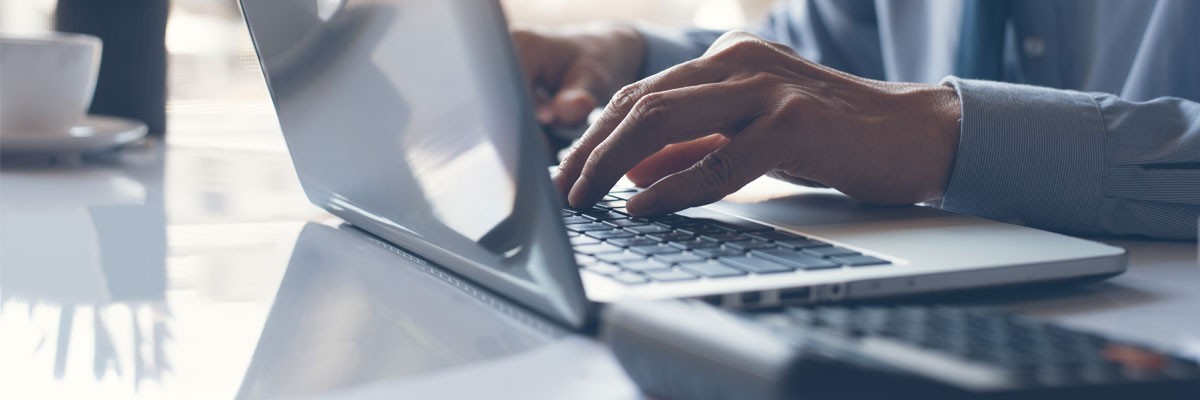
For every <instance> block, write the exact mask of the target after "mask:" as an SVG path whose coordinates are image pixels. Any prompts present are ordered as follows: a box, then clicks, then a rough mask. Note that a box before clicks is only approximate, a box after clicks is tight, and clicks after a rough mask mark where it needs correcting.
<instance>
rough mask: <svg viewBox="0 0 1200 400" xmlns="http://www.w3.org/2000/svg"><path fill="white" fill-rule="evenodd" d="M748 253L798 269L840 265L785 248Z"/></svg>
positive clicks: (836, 266) (839, 265)
mask: <svg viewBox="0 0 1200 400" xmlns="http://www.w3.org/2000/svg"><path fill="white" fill-rule="evenodd" d="M750 255H751V256H754V257H757V258H762V259H765V260H770V261H772V262H776V263H780V264H783V265H786V266H789V267H792V268H799V269H824V268H838V267H841V266H842V265H841V264H839V263H836V262H833V261H829V260H826V259H823V258H820V257H813V256H810V255H807V254H802V253H799V252H797V251H795V250H787V249H774V250H754V251H751V252H750Z"/></svg>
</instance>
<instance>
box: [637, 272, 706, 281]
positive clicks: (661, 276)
mask: <svg viewBox="0 0 1200 400" xmlns="http://www.w3.org/2000/svg"><path fill="white" fill-rule="evenodd" d="M646 277H648V278H650V279H652V280H655V281H658V282H675V281H687V280H692V279H696V278H697V277H696V275H693V274H692V273H690V272H687V271H681V270H677V269H672V270H666V271H651V272H647V273H646Z"/></svg>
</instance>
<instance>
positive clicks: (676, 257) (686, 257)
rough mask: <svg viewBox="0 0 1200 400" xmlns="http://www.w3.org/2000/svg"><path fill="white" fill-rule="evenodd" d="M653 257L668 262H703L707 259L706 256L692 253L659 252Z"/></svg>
mask: <svg viewBox="0 0 1200 400" xmlns="http://www.w3.org/2000/svg"><path fill="white" fill-rule="evenodd" d="M652 258H653V259H654V260H658V261H662V262H665V263H668V264H679V263H689V262H703V261H705V260H707V258H705V257H701V256H698V255H695V254H692V253H674V254H658V255H655V256H654V257H652Z"/></svg>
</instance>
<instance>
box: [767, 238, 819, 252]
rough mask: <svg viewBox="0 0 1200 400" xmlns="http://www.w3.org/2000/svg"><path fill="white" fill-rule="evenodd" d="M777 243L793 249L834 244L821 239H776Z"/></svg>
mask: <svg viewBox="0 0 1200 400" xmlns="http://www.w3.org/2000/svg"><path fill="white" fill-rule="evenodd" d="M775 244H778V245H779V246H780V247H784V248H788V249H792V250H800V249H811V248H814V247H829V246H833V245H832V244H829V243H825V242H822V241H820V240H814V239H799V240H784V241H776V242H775Z"/></svg>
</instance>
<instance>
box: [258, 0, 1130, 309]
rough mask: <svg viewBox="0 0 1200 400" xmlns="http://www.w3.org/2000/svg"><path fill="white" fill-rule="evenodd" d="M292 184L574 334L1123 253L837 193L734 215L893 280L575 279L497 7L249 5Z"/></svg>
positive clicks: (1075, 273)
mask: <svg viewBox="0 0 1200 400" xmlns="http://www.w3.org/2000/svg"><path fill="white" fill-rule="evenodd" d="M242 9H243V13H244V14H245V17H246V21H247V24H248V25H249V27H250V31H251V36H252V38H253V41H254V44H255V47H256V49H257V51H258V55H259V58H260V60H261V64H262V67H263V70H264V73H265V75H266V77H267V82H268V87H269V89H270V91H271V95H272V99H273V101H274V103H275V108H276V112H277V114H278V117H279V122H280V125H281V127H282V129H283V132H284V136H285V139H286V141H287V145H288V149H289V151H290V152H291V155H292V159H293V163H294V165H295V168H296V172H297V174H298V175H299V177H300V182H301V184H302V185H303V187H304V190H305V193H306V194H307V196H308V198H309V200H310V201H311V202H312V203H313V204H316V205H318V206H320V207H322V208H324V209H326V210H328V211H329V212H331V213H333V214H334V215H336V216H338V217H340V218H342V219H344V220H346V221H348V222H350V223H352V224H354V225H357V226H358V227H361V228H363V229H366V230H368V231H370V232H371V233H373V234H375V235H378V236H380V237H382V238H384V239H386V240H388V241H391V242H393V243H395V244H397V245H400V246H402V247H404V248H406V249H408V250H410V251H413V252H414V253H417V254H420V255H422V256H423V257H426V258H428V259H429V260H430V261H432V262H434V263H437V264H439V265H441V266H443V267H446V268H448V269H450V270H453V271H455V272H457V273H460V274H462V275H463V276H465V277H466V278H468V279H471V280H474V281H476V282H478V283H480V284H482V285H485V286H487V287H489V288H491V289H493V290H496V291H497V292H499V293H501V294H504V295H506V296H509V297H510V298H512V299H513V300H516V301H518V302H521V303H522V304H525V305H527V306H529V307H531V308H532V309H534V310H536V311H538V312H540V313H543V314H545V315H547V316H549V317H552V318H554V319H556V320H558V321H560V322H563V323H564V324H567V325H569V326H572V327H580V326H583V325H584V324H585V323H586V322H587V320H588V318H589V317H590V316H591V315H592V314H593V313H592V311H591V305H592V304H594V303H604V302H611V301H614V300H616V299H619V298H622V297H626V296H634V297H642V298H671V297H703V298H707V299H709V300H713V301H717V302H720V303H723V304H726V305H730V306H770V305H774V304H779V303H780V302H789V303H804V302H819V301H838V300H844V299H862V298H871V297H879V296H895V295H905V294H917V293H924V292H932V291H942V290H954V289H967V288H975V287H985V286H996V285H1004V284H1016V283H1029V282H1043V281H1050V280H1060V279H1073V278H1086V277H1105V276H1111V275H1115V274H1118V273H1120V272H1122V271H1124V268H1125V252H1124V250H1123V249H1120V248H1116V247H1111V246H1107V245H1103V244H1099V243H1095V242H1090V241H1085V240H1080V239H1075V238H1071V237H1068V236H1063V235H1058V234H1053V233H1049V232H1044V231H1040V230H1036V229H1030V228H1025V227H1020V226H1015V225H1009V224H1004V223H999V222H993V221H989V220H985V219H981V218H975V217H969V216H963V215H958V214H954V213H950V212H945V211H941V210H937V209H932V208H926V207H869V206H864V205H860V204H857V203H855V202H853V201H851V200H850V199H848V198H846V197H845V196H842V195H840V194H836V193H831V192H830V191H821V190H808V189H798V188H797V189H794V191H795V193H793V195H790V196H783V197H777V198H774V199H767V200H763V199H753V201H751V202H740V203H739V202H733V201H726V202H722V203H718V204H716V205H713V206H709V207H704V208H699V209H693V210H689V211H686V212H684V213H683V214H685V215H686V214H689V213H691V214H694V213H708V214H711V215H723V216H730V215H738V216H741V217H744V218H747V219H750V220H754V221H757V222H761V223H765V224H768V225H773V226H775V227H777V228H780V229H783V230H789V231H792V232H796V233H800V234H804V235H807V236H811V237H814V238H818V239H822V240H826V241H829V242H831V243H834V244H837V245H841V246H844V247H848V248H851V249H853V250H858V251H861V252H863V253H864V254H867V255H873V256H877V257H880V258H884V259H887V260H889V261H891V262H892V263H893V264H892V265H888V266H885V267H877V268H849V267H847V268H840V269H833V270H821V271H796V272H792V273H784V274H770V275H756V274H749V275H746V276H743V277H737V278H725V279H699V280H693V281H686V282H677V283H649V284H643V285H633V286H631V285H624V284H620V283H618V282H616V281H613V280H610V279H609V278H607V277H604V276H601V275H596V274H593V273H591V272H587V271H583V272H581V271H580V270H579V268H578V266H577V264H576V263H575V258H574V255H573V253H572V249H571V247H570V245H569V243H568V241H567V237H566V233H565V230H564V226H563V222H562V220H561V215H560V211H559V207H560V204H559V200H558V199H557V195H556V194H555V193H554V191H553V186H552V185H551V182H550V180H549V177H548V175H547V173H546V167H547V165H549V161H548V159H547V156H546V154H545V147H544V142H543V139H542V137H541V135H542V133H541V131H540V128H539V126H538V125H537V123H536V122H535V121H534V118H533V113H532V106H531V102H530V100H529V95H528V90H527V87H526V83H525V79H524V78H523V75H522V73H521V70H520V66H519V64H518V62H517V61H516V57H515V55H514V52H513V49H512V45H511V43H510V41H509V36H508V33H507V32H508V31H507V27H506V23H505V20H504V17H503V13H502V11H501V9H500V6H499V4H498V3H497V2H496V1H495V0H437V1H429V0H345V1H342V0H308V1H297V0H242Z"/></svg>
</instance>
